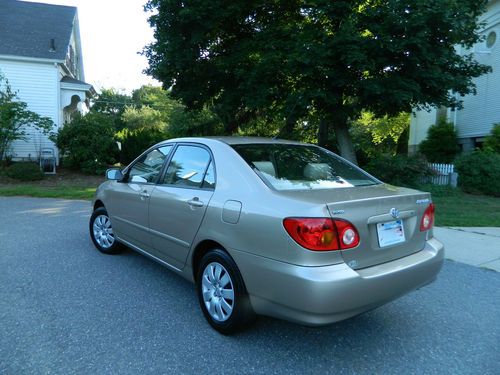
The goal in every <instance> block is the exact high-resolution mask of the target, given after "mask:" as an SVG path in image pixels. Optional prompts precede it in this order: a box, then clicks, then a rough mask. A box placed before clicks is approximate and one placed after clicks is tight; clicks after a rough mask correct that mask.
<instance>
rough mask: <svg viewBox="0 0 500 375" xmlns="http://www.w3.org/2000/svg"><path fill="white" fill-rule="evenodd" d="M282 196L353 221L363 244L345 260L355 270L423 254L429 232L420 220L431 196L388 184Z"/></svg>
mask: <svg viewBox="0 0 500 375" xmlns="http://www.w3.org/2000/svg"><path fill="white" fill-rule="evenodd" d="M281 194H284V195H287V196H290V197H293V198H294V199H299V200H302V201H308V202H310V203H313V204H322V205H324V204H326V207H327V209H328V211H329V213H330V216H331V217H332V218H333V219H342V220H347V221H349V222H351V223H352V224H353V225H354V226H355V227H356V229H357V230H358V233H359V236H360V243H359V245H358V246H356V247H355V248H352V249H348V250H342V251H341V254H342V258H343V260H344V261H345V263H346V264H347V265H349V266H350V267H351V268H353V269H361V268H366V267H370V266H373V265H376V264H380V263H385V262H389V261H391V260H395V259H398V258H402V257H405V256H407V255H410V254H412V253H415V252H418V251H420V250H421V249H422V248H423V247H424V245H425V240H426V236H427V232H421V231H420V221H421V219H422V216H423V214H424V212H425V210H426V208H427V207H428V206H429V204H430V203H431V198H430V194H429V193H425V192H420V191H417V190H412V189H406V188H400V187H395V186H391V185H387V184H377V185H372V186H360V187H352V188H338V189H325V190H311V191H304V190H302V191H294V192H291V191H288V192H281Z"/></svg>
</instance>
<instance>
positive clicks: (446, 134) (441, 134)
mask: <svg viewBox="0 0 500 375" xmlns="http://www.w3.org/2000/svg"><path fill="white" fill-rule="evenodd" d="M459 150H460V148H459V146H458V141H457V132H456V131H455V128H454V126H453V124H451V123H448V122H446V121H440V122H439V123H438V124H437V125H432V126H431V127H430V128H429V130H428V131H427V139H425V140H423V141H422V142H420V145H419V151H420V152H421V153H422V154H424V155H425V157H426V158H427V160H428V161H430V162H431V163H447V164H449V163H452V162H453V160H454V159H455V156H456V155H457V153H458V151H459Z"/></svg>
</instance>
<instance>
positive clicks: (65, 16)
mask: <svg viewBox="0 0 500 375" xmlns="http://www.w3.org/2000/svg"><path fill="white" fill-rule="evenodd" d="M75 15H76V8H75V7H70V6H61V5H51V4H42V3H30V2H23V1H17V0H0V55H13V56H23V57H34V58H43V59H53V60H64V59H65V57H66V53H67V51H68V45H69V41H70V38H71V32H72V29H73V21H74V18H75ZM52 39H53V40H54V46H55V50H52V51H51V40H52Z"/></svg>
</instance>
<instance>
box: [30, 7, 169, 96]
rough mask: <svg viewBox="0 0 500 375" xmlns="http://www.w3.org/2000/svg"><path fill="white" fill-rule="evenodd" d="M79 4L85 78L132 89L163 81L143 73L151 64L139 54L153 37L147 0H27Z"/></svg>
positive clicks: (123, 89) (96, 84)
mask: <svg viewBox="0 0 500 375" xmlns="http://www.w3.org/2000/svg"><path fill="white" fill-rule="evenodd" d="M26 1H31V2H38V3H47V4H56V5H70V6H75V7H77V8H78V21H79V23H80V38H81V41H82V53H83V68H84V71H85V81H86V82H87V83H90V84H91V85H93V86H94V88H95V89H96V90H100V89H101V88H103V87H104V88H115V89H117V90H119V91H121V92H126V93H130V92H131V91H132V90H133V89H136V88H139V87H140V86H142V85H145V84H153V85H160V83H159V82H157V81H155V80H153V79H152V78H151V77H149V76H147V75H146V74H144V73H142V71H143V70H144V69H145V68H146V67H147V66H148V64H147V59H146V58H145V57H144V56H140V55H138V54H137V52H140V51H141V50H142V48H143V47H144V46H145V45H147V44H148V43H150V42H151V41H153V40H154V38H153V30H152V29H151V27H150V26H149V23H148V22H147V18H148V13H145V12H144V10H143V5H144V4H145V3H146V0H26Z"/></svg>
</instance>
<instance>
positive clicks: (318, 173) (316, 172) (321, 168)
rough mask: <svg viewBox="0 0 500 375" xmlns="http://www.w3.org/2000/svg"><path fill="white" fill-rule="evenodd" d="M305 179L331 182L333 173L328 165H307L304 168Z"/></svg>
mask: <svg viewBox="0 0 500 375" xmlns="http://www.w3.org/2000/svg"><path fill="white" fill-rule="evenodd" d="M304 177H306V178H308V179H310V180H330V179H332V177H333V173H332V169H331V167H330V166H329V165H328V164H326V163H307V165H306V166H305V168H304Z"/></svg>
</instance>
